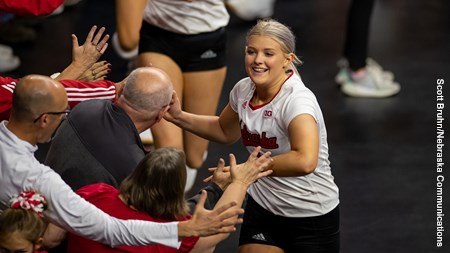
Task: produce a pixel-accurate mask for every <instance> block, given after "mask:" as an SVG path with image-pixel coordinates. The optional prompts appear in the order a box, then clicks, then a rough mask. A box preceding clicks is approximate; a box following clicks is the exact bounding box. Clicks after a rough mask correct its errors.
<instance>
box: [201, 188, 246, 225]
mask: <svg viewBox="0 0 450 253" xmlns="http://www.w3.org/2000/svg"><path fill="white" fill-rule="evenodd" d="M202 194H203V192H202ZM205 194H206V192H205ZM200 198H201V197H200ZM205 199H206V196H205ZM204 203H205V201H203V204H204ZM199 204H200V200H199ZM235 205H237V203H236V202H235V201H231V202H229V203H228V204H225V205H222V206H220V207H218V208H215V209H214V211H212V213H213V214H214V215H219V216H221V220H225V219H228V218H230V217H233V216H235V215H236V214H234V215H230V214H229V213H230V212H231V211H236V210H237V209H236V210H231V211H230V212H226V211H227V210H228V209H230V208H232V207H233V206H235ZM197 206H198V204H197Z"/></svg>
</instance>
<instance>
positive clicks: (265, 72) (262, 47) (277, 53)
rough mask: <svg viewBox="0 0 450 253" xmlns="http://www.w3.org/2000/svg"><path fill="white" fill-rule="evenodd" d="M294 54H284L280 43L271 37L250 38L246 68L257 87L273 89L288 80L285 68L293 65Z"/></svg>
mask: <svg viewBox="0 0 450 253" xmlns="http://www.w3.org/2000/svg"><path fill="white" fill-rule="evenodd" d="M291 61H292V54H287V53H285V52H283V50H282V48H281V45H280V43H278V42H277V41H276V40H274V39H272V38H271V37H269V36H264V35H252V36H250V37H249V39H248V42H247V47H246V52H245V68H246V71H247V74H248V76H249V77H250V78H251V79H252V81H253V82H254V83H255V85H256V86H266V87H271V86H274V85H277V84H280V85H281V84H282V83H283V82H284V80H285V79H286V70H285V68H286V67H287V66H288V65H289V64H290V63H291Z"/></svg>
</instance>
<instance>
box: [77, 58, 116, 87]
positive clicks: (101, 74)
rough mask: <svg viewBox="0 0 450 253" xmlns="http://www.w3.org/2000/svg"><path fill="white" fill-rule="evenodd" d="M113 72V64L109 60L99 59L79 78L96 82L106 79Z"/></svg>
mask: <svg viewBox="0 0 450 253" xmlns="http://www.w3.org/2000/svg"><path fill="white" fill-rule="evenodd" d="M110 72H111V64H109V63H108V62H107V61H99V62H96V63H94V65H92V67H91V68H89V69H88V70H86V71H84V73H83V74H82V75H81V76H80V77H79V78H78V80H80V81H84V82H95V81H100V80H105V79H106V77H107V75H108V73H110Z"/></svg>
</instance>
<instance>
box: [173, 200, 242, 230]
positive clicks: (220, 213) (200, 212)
mask: <svg viewBox="0 0 450 253" xmlns="http://www.w3.org/2000/svg"><path fill="white" fill-rule="evenodd" d="M205 200H206V191H202V195H201V197H200V199H199V201H198V204H197V206H196V207H195V212H194V215H193V216H192V219H190V220H187V221H182V222H180V223H178V236H179V237H180V238H183V237H190V236H200V237H205V236H210V235H215V234H219V233H230V232H234V231H235V230H236V228H235V227H234V226H235V225H236V224H240V223H242V219H241V218H238V219H228V218H231V217H236V216H238V215H241V214H243V213H244V210H243V209H242V208H233V207H234V206H236V202H234V201H233V202H230V203H228V204H225V205H222V206H220V207H218V208H215V209H214V210H212V211H209V210H206V209H205V208H204V204H205Z"/></svg>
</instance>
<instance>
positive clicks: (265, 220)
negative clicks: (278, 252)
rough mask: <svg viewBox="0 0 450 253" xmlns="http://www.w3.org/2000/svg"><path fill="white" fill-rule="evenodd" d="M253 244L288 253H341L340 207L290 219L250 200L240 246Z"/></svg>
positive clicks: (249, 198)
mask: <svg viewBox="0 0 450 253" xmlns="http://www.w3.org/2000/svg"><path fill="white" fill-rule="evenodd" d="M249 243H256V244H266V245H273V246H277V247H279V248H281V249H283V250H284V252H285V253H297V252H302V253H313V252H314V253H316V252H323V253H334V252H336V253H337V252H339V244H340V239H339V206H337V207H336V208H335V209H333V210H332V211H330V212H329V213H327V214H325V215H321V216H317V217H305V218H289V217H283V216H278V215H274V214H272V213H271V212H269V211H267V210H265V209H264V208H262V207H261V206H260V205H259V204H258V203H256V202H255V201H254V200H253V199H252V198H251V197H250V196H248V198H247V205H246V207H245V213H244V223H243V224H242V227H241V234H240V237H239V246H241V245H244V244H249Z"/></svg>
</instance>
